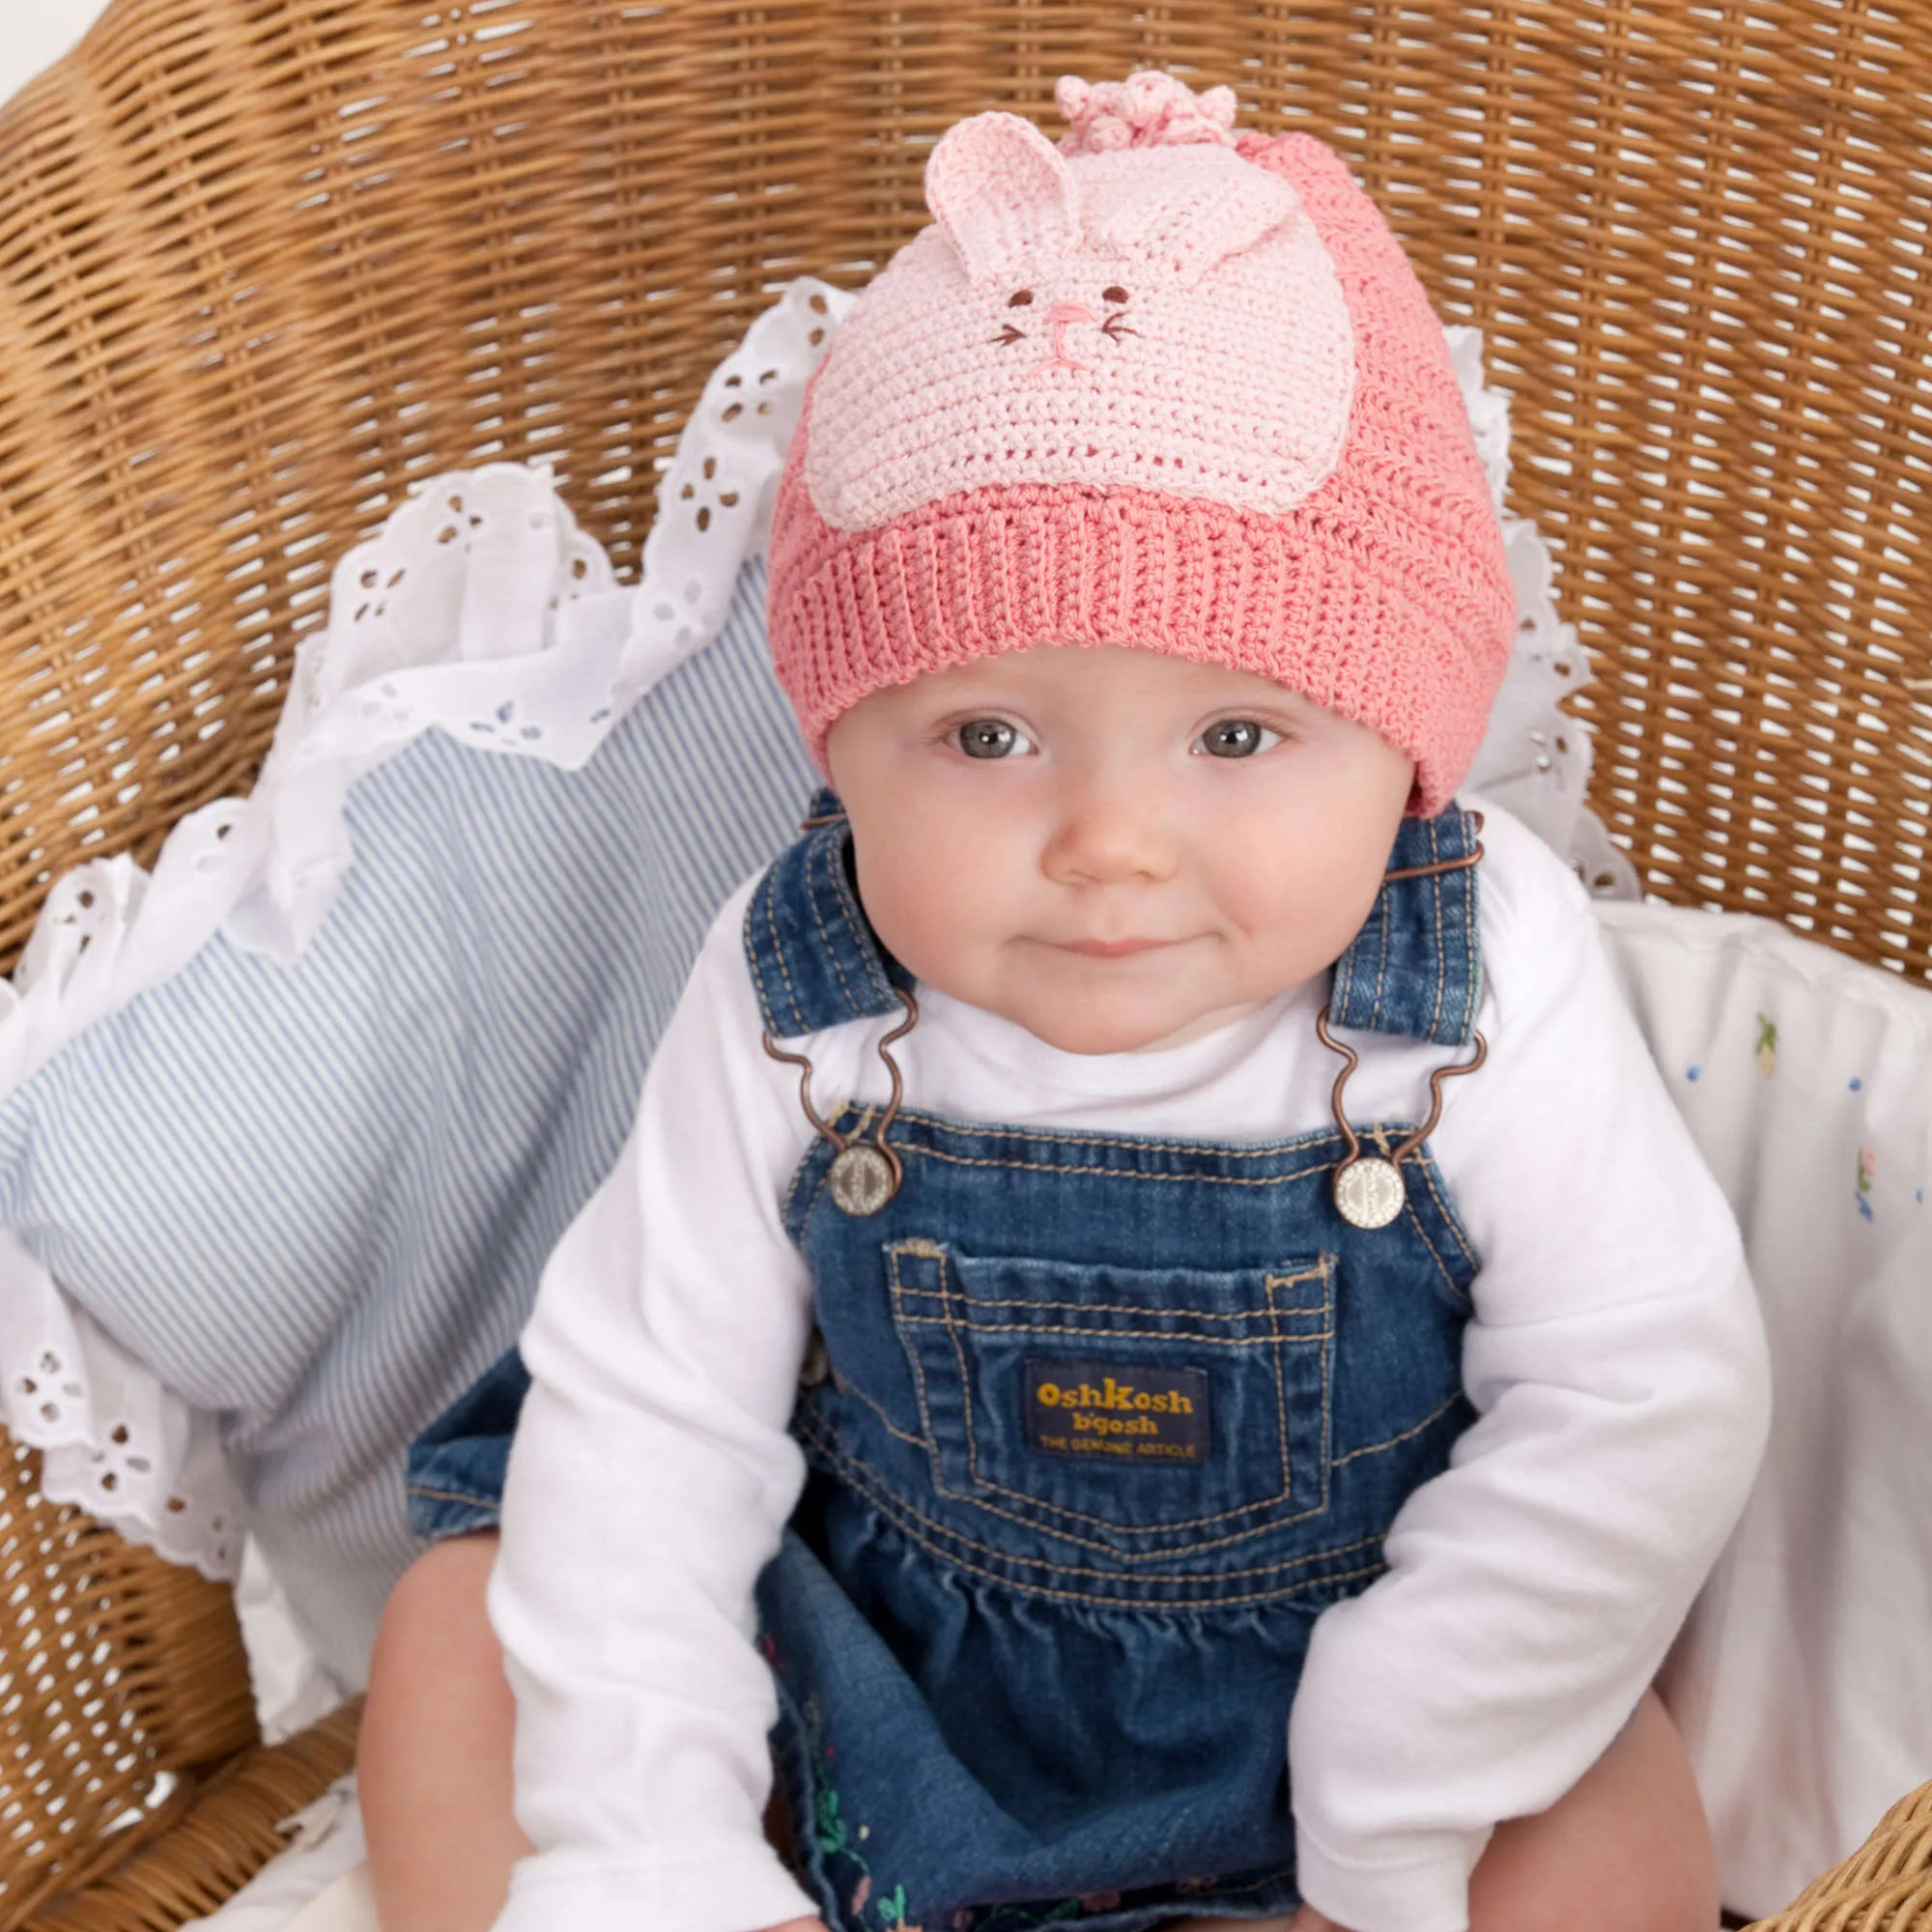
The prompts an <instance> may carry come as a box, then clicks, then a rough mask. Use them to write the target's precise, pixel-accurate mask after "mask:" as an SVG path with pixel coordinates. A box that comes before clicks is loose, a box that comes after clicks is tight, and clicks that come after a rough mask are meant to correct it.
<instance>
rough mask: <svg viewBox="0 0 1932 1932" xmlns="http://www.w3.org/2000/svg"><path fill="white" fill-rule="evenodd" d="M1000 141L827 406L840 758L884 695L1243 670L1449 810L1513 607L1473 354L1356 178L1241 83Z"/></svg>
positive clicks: (824, 584) (778, 519)
mask: <svg viewBox="0 0 1932 1932" xmlns="http://www.w3.org/2000/svg"><path fill="white" fill-rule="evenodd" d="M1055 99H1056V100H1057V102H1058V104H1059V106H1060V109H1061V112H1062V114H1063V115H1064V116H1065V119H1066V120H1067V121H1068V122H1069V123H1070V124H1071V129H1070V131H1069V132H1068V133H1067V134H1065V136H1064V137H1063V138H1062V140H1061V142H1060V145H1059V146H1058V147H1055V146H1054V144H1053V143H1052V142H1050V141H1049V140H1047V138H1046V137H1045V136H1044V135H1043V134H1041V133H1040V132H1039V131H1038V129H1037V128H1035V127H1034V126H1033V125H1032V123H1031V122H1028V121H1025V120H1022V119H1021V118H1020V117H1019V116H1017V115H1013V114H1000V113H989V114H976V115H974V116H972V117H971V118H970V119H968V120H964V121H961V122H958V123H957V124H956V125H954V126H953V127H952V128H950V129H948V131H947V132H946V134H945V135H944V136H943V138H942V139H941V140H940V141H939V143H938V145H937V146H936V147H935V148H934V149H933V151H932V154H931V156H929V157H928V160H927V163H926V169H925V197H926V202H927V204H928V206H929V207H930V208H931V210H932V213H933V215H934V217H935V220H934V223H933V225H932V226H930V227H927V228H925V229H923V230H922V231H921V232H920V233H919V234H918V235H917V236H915V237H914V238H913V240H912V241H909V242H907V243H906V245H905V246H904V247H903V248H901V249H900V250H899V251H898V253H897V254H896V255H895V256H894V258H893V259H892V261H891V262H890V263H889V264H888V265H887V267H886V268H885V269H884V270H882V271H881V272H880V273H879V274H878V275H877V276H876V277H875V278H874V279H873V281H872V282H871V283H870V284H869V285H868V286H867V288H866V290H865V291H864V292H863V293H862V294H861V295H860V297H859V298H858V300H857V301H856V302H855V303H854V304H853V306H852V308H851V310H850V312H849V314H848V315H847V317H846V319H845V322H844V324H843V325H842V327H840V328H839V330H838V335H837V336H836V337H835V339H834V341H833V344H832V347H831V349H830V350H829V351H828V352H827V355H826V357H825V360H824V361H823V362H822V363H821V364H820V366H819V368H818V369H817V371H816V372H815V373H814V375H813V376H812V379H811V382H810V384H809V386H808V387H807V390H806V396H805V405H804V411H803V414H802V416H801V419H800V422H799V426H798V430H797V432H796V434H795V435H794V437H793V439H792V442H791V446H790V449H789V451H788V452H787V456H786V461H785V467H784V471H783V474H782V476H781V478H780V483H779V493H778V497H777V501H776V503H775V505H774V510H773V518H772V534H771V546H770V589H769V625H770V632H771V640H772V651H773V658H774V662H775V664H776V667H777V670H778V674H779V677H780V679H781V682H782V684H783V685H784V688H785V690H786V692H787V693H788V694H789V696H790V697H791V700H792V703H793V705H794V706H795V707H796V709H797V712H798V715H799V720H800V723H801V725H803V727H804V730H805V733H806V737H807V740H808V743H809V744H810V747H811V751H812V754H813V756H814V757H815V758H816V759H817V760H818V761H819V763H820V765H821V768H822V767H823V763H824V748H825V734H826V732H827V730H828V729H829V728H830V726H831V725H832V724H833V722H834V721H835V720H836V719H837V718H838V716H839V715H840V713H842V712H844V711H845V710H847V709H848V708H849V707H850V706H852V705H853V704H855V703H857V702H858V701H859V699H860V698H862V697H864V696H867V693H869V692H872V691H875V690H878V689H880V688H881V687H883V686H886V685H890V684H899V683H904V682H907V681H909V680H910V679H912V678H915V677H917V676H919V675H921V674H922V673H923V672H925V671H929V670H937V669H940V668H944V667H946V666H948V665H953V664H958V663H962V662H964V661H966V660H968V659H973V658H980V657H987V656H992V655H994V654H996V653H999V652H1004V651H1010V650H1019V649H1025V648H1026V647H1028V646H1030V645H1033V644H1037V643H1072V644H1108V643H1113V644H1125V645H1132V646H1136V647H1139V648H1142V649H1148V650H1156V651H1164V652H1168V653H1170V654H1172V655H1174V656H1177V657H1183V658H1190V659H1195V660H1199V661H1202V662H1206V663H1212V664H1222V665H1228V666H1232V667H1235V668H1238V669H1241V670H1249V671H1257V672H1259V673H1261V674H1262V675H1263V676H1264V677H1268V678H1272V679H1274V680H1275V681H1277V682H1278V683H1281V684H1283V685H1286V686H1288V687H1290V688H1291V689H1293V690H1294V691H1297V692H1300V693H1302V694H1304V695H1305V696H1308V697H1310V698H1312V699H1313V700H1314V701H1315V702H1316V703H1318V704H1321V705H1323V706H1325V707H1328V708H1330V709H1332V710H1335V711H1338V712H1341V713H1342V714H1344V715H1345V716H1347V717H1350V718H1353V719H1356V720H1358V721H1359V722H1361V723H1362V724H1364V725H1369V726H1370V727H1371V728H1372V729H1374V730H1376V731H1378V732H1379V733H1380V734H1381V735H1382V736H1383V737H1384V738H1386V739H1388V740H1389V741H1390V742H1391V743H1392V744H1394V745H1397V746H1399V747H1400V748H1401V749H1402V750H1404V751H1406V753H1408V754H1409V755H1410V756H1411V757H1412V758H1413V759H1414V760H1415V763H1416V781H1415V786H1414V790H1413V792H1412V794H1411V797H1410V800H1409V810H1410V811H1411V812H1416V813H1420V814H1422V815H1425V816H1428V815H1433V814H1434V813H1435V812H1437V811H1439V810H1441V809H1442V808H1443V807H1444V806H1445V805H1446V804H1447V803H1448V802H1449V799H1450V797H1451V795H1452V794H1453V792H1454V790H1455V788H1456V785H1457V783H1458V782H1459V781H1461V779H1462V777H1463V773H1464V772H1466V771H1467V769H1468V766H1469V763H1470V760H1471V759H1472V758H1473V757H1474V756H1475V753H1476V750H1477V747H1478V745H1479V744H1480V742H1481V739H1482V735H1483V730H1484V725H1485V723H1486V720H1487V717H1488V713H1489V709H1490V705H1491V701H1492V698H1493V697H1494V695H1495V691H1496V687H1497V686H1498V684H1499V683H1500V682H1501V679H1502V675H1503V669H1504V667H1505V665H1506V663H1507V661H1508V658H1509V653H1510V646H1511V639H1512V634H1513V631H1514V626H1515V602H1514V597H1513V594H1512V590H1511V584H1510V580H1509V575H1508V571H1507V569H1506V567H1505V564H1504V560H1503V549H1502V537H1501V532H1500V530H1499V528H1498V526H1497V524H1496V519H1495V515H1494V512H1493V510H1492V507H1491V501H1490V495H1489V489H1488V486H1487V484H1486V482H1485V479H1484V475H1483V470H1482V467H1481V464H1480V463H1479V461H1478V459H1477V456H1476V452H1475V447H1474V444H1473V442H1472V440H1471V439H1470V434H1469V427H1468V418H1467V414H1466V412H1465V409H1464V405H1463V397H1462V392H1461V390H1460V389H1459V388H1458V386H1457V383H1456V378H1455V375H1454V373H1453V371H1452V369H1451V367H1450V363H1449V356H1448V351H1447V349H1446V347H1445V346H1444V343H1443V339H1442V331H1441V328H1440V326H1439V325H1438V324H1437V322H1436V320H1435V315H1434V313H1433V312H1432V310H1431V308H1430V305H1429V298H1428V297H1427V295H1426V294H1425V293H1424V291H1423V288H1422V285H1421V283H1420V282H1419V281H1417V279H1416V277H1415V273H1414V270H1412V269H1411V268H1410V267H1409V265H1408V263H1407V261H1406V258H1405V257H1404V255H1403V253H1402V250H1401V248H1400V246H1399V245H1398V244H1397V242H1396V241H1395V238H1394V237H1393V235H1391V234H1390V232H1389V229H1388V227H1387V224H1386V223H1385V222H1384V221H1383V220H1382V217H1381V215H1380V213H1378V211H1377V209H1376V207H1375V204H1374V203H1373V202H1371V201H1370V200H1369V198H1368V196H1367V195H1366V194H1364V193H1363V192H1362V191H1361V190H1360V189H1359V188H1357V187H1356V186H1355V185H1354V183H1353V181H1352V180H1351V179H1350V175H1349V172H1348V170H1347V168H1346V167H1345V166H1344V165H1343V163H1342V161H1341V159H1340V158H1339V157H1338V156H1336V155H1334V154H1333V153H1332V152H1330V150H1329V149H1327V148H1326V147H1324V146H1323V145H1322V144H1321V142H1319V141H1317V140H1315V139H1313V138H1312V137H1311V136H1309V135H1306V134H1298V133H1297V134H1284V135H1280V136H1277V137H1272V138H1270V137H1268V136H1266V135H1264V134H1261V133H1259V132H1254V131H1246V132H1243V133H1241V134H1239V135H1236V134H1235V133H1234V132H1233V131H1232V124H1233V121H1234V114H1235V97H1234V94H1233V91H1232V90H1231V89H1229V88H1226V87H1216V88H1212V89H1210V90H1208V92H1207V93H1205V94H1202V95H1200V96H1199V97H1197V96H1195V95H1194V94H1193V93H1192V91H1191V90H1190V89H1189V88H1188V87H1187V86H1186V85H1185V84H1184V83H1183V82H1181V81H1180V80H1179V79H1177V78H1176V77H1174V76H1173V75H1170V74H1165V73H1160V72H1156V71H1142V72H1138V73H1135V74H1133V75H1131V76H1129V78H1128V79H1127V80H1125V81H1124V82H1121V83H1108V84H1103V85H1100V86H1095V87H1090V86H1088V85H1087V84H1086V83H1085V82H1084V81H1081V80H1079V79H1077V78H1075V77H1074V76H1072V75H1070V74H1069V75H1066V76H1065V77H1064V78H1063V79H1062V80H1061V82H1060V84H1059V87H1058V88H1057V89H1056V92H1055Z"/></svg>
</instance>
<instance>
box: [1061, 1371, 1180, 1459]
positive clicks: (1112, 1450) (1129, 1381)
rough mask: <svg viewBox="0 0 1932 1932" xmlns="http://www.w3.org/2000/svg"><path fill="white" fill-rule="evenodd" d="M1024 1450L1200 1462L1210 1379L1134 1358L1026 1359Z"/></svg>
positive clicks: (1099, 1456) (1096, 1456) (1070, 1454)
mask: <svg viewBox="0 0 1932 1932" xmlns="http://www.w3.org/2000/svg"><path fill="white" fill-rule="evenodd" d="M1026 1428H1027V1447H1028V1448H1030V1449H1037V1450H1041V1451H1043V1452H1044V1453H1045V1454H1047V1455H1050V1456H1086V1457H1094V1458H1098V1459H1102V1460H1105V1461H1111V1462H1117V1463H1205V1462H1206V1461H1207V1460H1208V1376H1207V1372H1206V1371H1205V1370H1202V1369H1163V1368H1160V1367H1158V1366H1156V1365H1155V1364H1153V1363H1151V1362H1149V1363H1138V1362H1043V1361H1034V1360H1029V1361H1028V1362H1027V1364H1026Z"/></svg>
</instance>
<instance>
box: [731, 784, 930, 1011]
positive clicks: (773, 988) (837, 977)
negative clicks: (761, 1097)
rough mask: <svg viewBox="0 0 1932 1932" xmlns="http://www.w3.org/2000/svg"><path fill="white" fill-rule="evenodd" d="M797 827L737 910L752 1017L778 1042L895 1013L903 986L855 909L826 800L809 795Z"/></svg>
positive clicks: (839, 826) (835, 817)
mask: <svg viewBox="0 0 1932 1932" xmlns="http://www.w3.org/2000/svg"><path fill="white" fill-rule="evenodd" d="M805 826H806V830H805V834H804V836H803V837H802V838H799V839H798V840H797V841H796V842H795V843H793V844H792V845H790V846H789V847H787V849H786V850H785V851H783V852H782V853H781V854H780V855H779V857H778V859H777V860H776V861H775V862H774V864H773V866H772V867H771V869H770V870H769V871H768V872H767V873H766V874H765V876H764V877H763V878H762V879H760V880H759V881H758V885H757V890H756V891H755V892H753V895H752V902H751V904H750V905H749V906H747V907H746V909H745V959H746V964H747V965H748V966H749V967H750V969H751V974H752V983H753V986H754V987H755V988H756V989H757V995H758V1010H759V1012H760V1013H761V1014H762V1015H763V1018H764V1022H765V1026H766V1028H767V1030H768V1031H769V1032H770V1033H771V1034H772V1035H773V1036H774V1037H776V1038H779V1039H795V1038H797V1037H799V1036H800V1035H801V1034H808V1033H817V1032H818V1031H819V1030H820V1029H821V1028H824V1027H830V1026H838V1025H839V1024H841V1023H842V1022H843V1021H846V1020H863V1019H873V1018H876V1017H877V1016H878V1015H880V1014H882V1013H897V1012H901V1011H903V1010H904V1009H903V1008H902V1006H901V1005H900V1002H899V997H898V994H897V993H896V992H895V990H894V989H895V987H898V986H904V987H906V988H908V989H910V988H911V985H912V980H911V978H910V976H909V975H908V974H907V973H906V971H905V969H904V967H902V966H901V965H900V964H899V963H898V961H897V960H896V959H894V958H893V957H892V956H891V955H890V954H889V953H888V952H886V950H885V948H884V947H882V946H881V945H880V944H879V942H878V939H877V937H876V936H875V935H874V934H873V931H872V927H871V923H870V922H869V921H867V918H866V915H865V912H864V911H863V910H862V909H861V907H860V904H859V895H858V893H857V892H856V891H855V890H854V887H853V883H852V873H851V868H850V855H851V850H852V827H851V823H850V821H849V820H848V819H847V818H846V816H845V812H844V808H843V807H841V806H840V805H839V803H838V798H837V797H836V796H835V795H834V794H833V793H832V792H830V791H828V790H820V791H818V792H817V793H815V794H814V795H813V797H812V801H811V806H810V810H809V811H808V812H807V814H806V819H805Z"/></svg>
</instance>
